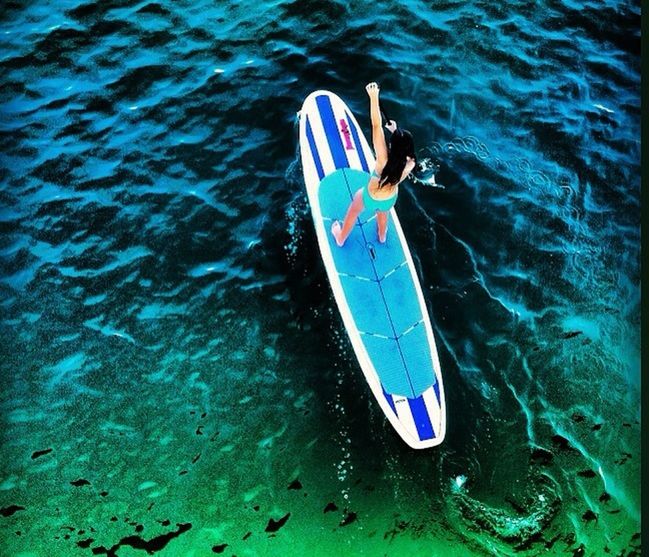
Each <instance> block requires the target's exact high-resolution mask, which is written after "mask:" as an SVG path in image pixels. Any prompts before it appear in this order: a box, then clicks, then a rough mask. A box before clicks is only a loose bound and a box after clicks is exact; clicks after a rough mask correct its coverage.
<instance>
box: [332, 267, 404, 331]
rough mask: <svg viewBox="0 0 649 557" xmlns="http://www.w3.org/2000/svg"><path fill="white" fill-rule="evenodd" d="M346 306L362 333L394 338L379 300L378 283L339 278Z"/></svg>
mask: <svg viewBox="0 0 649 557" xmlns="http://www.w3.org/2000/svg"><path fill="white" fill-rule="evenodd" d="M340 282H341V283H342V286H343V290H344V291H345V298H347V304H348V305H349V309H350V310H351V312H352V315H353V316H354V321H355V323H356V328H357V329H358V330H359V331H361V332H362V333H373V334H377V335H382V336H385V337H390V338H394V329H393V328H392V325H391V323H390V314H389V313H388V308H387V307H386V305H385V304H384V303H383V299H382V298H381V290H380V287H379V284H378V282H376V281H367V280H360V279H358V278H353V277H348V276H344V275H342V276H341V277H340Z"/></svg>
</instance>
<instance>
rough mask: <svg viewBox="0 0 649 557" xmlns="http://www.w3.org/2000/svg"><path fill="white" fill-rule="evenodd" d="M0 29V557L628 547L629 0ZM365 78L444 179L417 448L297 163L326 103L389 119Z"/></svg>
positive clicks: (429, 221)
mask: <svg viewBox="0 0 649 557" xmlns="http://www.w3.org/2000/svg"><path fill="white" fill-rule="evenodd" d="M0 18H1V19H0V72H1V76H2V77H1V82H2V88H1V89H0V176H1V184H2V186H1V189H0V227H1V231H2V233H1V236H0V253H1V258H0V320H1V324H0V338H1V339H2V340H1V343H0V361H1V365H2V370H1V373H0V382H1V383H0V392H1V393H2V395H1V408H0V409H1V419H2V424H1V428H0V429H1V431H2V446H3V456H4V458H3V461H2V466H1V469H0V509H1V513H0V527H1V528H2V534H1V536H0V539H1V541H0V545H1V549H2V551H1V553H2V554H3V555H8V556H22V557H35V556H48V557H50V556H70V555H79V556H83V555H108V556H117V555H118V556H120V557H124V556H129V555H145V554H154V553H159V554H160V555H169V556H175V555H188V556H189V555H195V556H200V555H209V554H213V553H223V554H225V555H238V556H245V555H249V556H253V555H282V556H283V555H368V556H375V555H390V556H398V555H444V556H446V555H449V556H466V555H479V556H480V555H514V554H516V555H548V554H550V555H566V554H567V555H574V556H581V555H603V554H611V555H618V554H622V553H621V552H624V554H625V556H626V557H629V556H631V555H639V553H640V540H639V534H638V532H639V528H640V525H639V522H640V508H639V507H640V503H639V479H640V473H639V458H640V432H639V421H638V420H639V413H640V402H639V375H640V371H639V367H640V364H639V359H640V349H639V337H640V306H639V302H640V294H639V280H640V279H639V267H640V264H639V253H640V240H639V225H640V208H639V189H640V180H639V172H640V137H639V128H640V99H639V91H640V80H639V72H640V69H639V66H640V52H639V51H640V46H639V45H640V39H639V37H640V30H639V23H640V21H639V19H640V17H639V4H638V3H636V2H625V1H613V0H610V1H604V2H588V1H587V2H583V3H577V2H572V1H571V0H544V1H542V2H532V1H516V2H514V1H512V2H507V3H505V2H491V1H487V0H484V1H478V2H461V1H449V2H438V1H431V2H421V1H409V2H365V1H361V0H352V1H350V2H335V1H334V2H325V1H322V0H320V1H313V0H294V1H292V2H290V1H285V0H276V1H272V2H252V3H244V2H233V1H230V2H217V1H212V2H208V1H204V0H197V1H196V2H185V1H175V2H171V1H169V2H167V1H160V2H147V1H144V2H139V3H138V2H125V1H113V0H111V1H102V2H97V3H78V2H68V1H63V2H46V1H42V0H36V1H34V2H18V1H7V2H4V3H3V10H2V15H1V16H0ZM372 80H377V81H380V83H381V86H382V93H381V94H382V98H383V103H384V105H385V108H386V110H387V111H388V112H389V113H390V116H391V117H392V118H395V119H397V120H398V121H399V123H400V124H401V125H402V126H404V127H406V128H408V129H410V130H411V131H412V132H413V134H414V136H415V139H416V144H417V150H418V155H419V158H420V160H422V161H423V163H424V165H423V166H425V168H420V169H419V171H418V172H419V174H418V176H417V178H416V179H413V180H411V181H410V183H408V184H406V186H405V187H404V188H402V191H401V195H400V197H399V201H398V203H397V212H398V214H399V217H400V220H401V223H402V226H403V228H404V232H405V234H406V236H407V238H408V240H409V244H410V247H411V251H412V253H413V256H414V259H415V263H416V266H417V268H418V270H419V273H420V278H421V283H422V287H423V290H424V292H425V297H426V301H427V303H428V306H429V310H430V312H431V318H432V321H433V328H434V330H435V334H436V338H437V341H438V348H439V352H440V359H441V364H442V369H443V374H444V381H445V390H446V397H447V405H448V430H447V437H446V440H445V442H444V443H443V444H442V445H441V446H440V447H439V448H436V449H433V450H428V451H413V450H411V449H409V448H408V447H407V446H406V445H405V444H404V443H403V442H402V441H401V440H400V439H399V438H398V436H397V435H396V434H395V432H394V431H393V429H392V428H391V426H390V425H389V424H388V423H387V422H386V420H385V418H384V416H383V414H382V412H381V410H380V408H379V407H378V404H377V403H376V402H375V401H374V400H373V398H372V396H371V394H370V391H369V388H368V386H367V384H366V383H365V380H364V378H363V375H362V373H361V370H360V368H359V367H358V365H357V363H356V360H355V357H354V354H353V350H352V349H351V346H350V344H349V342H348V340H347V337H346V335H345V333H344V330H343V329H342V321H341V319H340V317H339V315H338V313H337V310H336V307H335V303H334V301H333V297H332V295H331V292H330V290H329V286H328V283H327V279H326V275H325V272H324V268H323V266H322V264H321V261H320V257H319V253H318V247H317V242H316V239H315V234H314V231H313V225H312V222H311V218H310V213H309V208H308V205H307V201H306V196H305V191H304V184H303V180H302V175H301V168H300V163H299V159H298V157H297V154H296V153H297V130H296V127H295V118H296V112H297V111H298V110H299V108H300V107H301V104H302V101H303V99H304V98H305V97H306V96H307V95H308V94H309V93H310V92H311V91H313V90H315V89H329V90H331V91H334V92H335V93H337V94H338V95H340V96H341V97H342V98H343V99H344V100H345V101H346V102H347V103H348V105H349V106H350V107H351V109H352V110H353V111H354V112H355V113H356V115H357V117H358V119H359V122H360V123H361V125H362V126H363V127H364V129H365V130H366V133H369V118H368V111H367V109H368V102H367V97H366V94H365V91H364V86H365V84H366V83H367V82H368V81H372ZM433 172H434V173H435V182H436V184H437V185H438V186H442V187H430V186H429V185H426V184H427V183H428V182H429V181H431V179H432V173H433ZM147 552H148V553H147Z"/></svg>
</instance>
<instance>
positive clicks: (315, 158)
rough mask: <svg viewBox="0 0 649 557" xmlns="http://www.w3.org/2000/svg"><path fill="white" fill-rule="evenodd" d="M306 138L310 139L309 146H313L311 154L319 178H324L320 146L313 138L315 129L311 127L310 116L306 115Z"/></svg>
mask: <svg viewBox="0 0 649 557" xmlns="http://www.w3.org/2000/svg"><path fill="white" fill-rule="evenodd" d="M306 138H307V139H308V140H309V147H310V148H311V154H312V155H313V162H314V163H315V168H316V170H317V171H318V178H320V180H322V178H324V170H323V169H322V163H321V162H320V155H319V154H318V148H317V147H316V144H315V139H314V138H313V130H312V129H311V122H309V117H308V116H307V117H306Z"/></svg>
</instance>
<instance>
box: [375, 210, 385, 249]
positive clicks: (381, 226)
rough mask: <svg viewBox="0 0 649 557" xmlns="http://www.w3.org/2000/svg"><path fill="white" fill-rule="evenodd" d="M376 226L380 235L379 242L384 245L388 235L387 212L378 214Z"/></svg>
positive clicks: (378, 212)
mask: <svg viewBox="0 0 649 557" xmlns="http://www.w3.org/2000/svg"><path fill="white" fill-rule="evenodd" d="M376 225H377V228H378V233H379V242H381V243H382V244H384V243H385V236H386V234H387V233H388V212H387V211H377V212H376Z"/></svg>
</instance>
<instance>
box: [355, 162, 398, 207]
mask: <svg viewBox="0 0 649 557" xmlns="http://www.w3.org/2000/svg"><path fill="white" fill-rule="evenodd" d="M372 176H374V177H376V178H380V177H379V175H378V174H377V173H376V170H372ZM396 202H397V194H396V193H395V194H394V195H393V196H392V197H388V198H387V199H374V198H373V197H372V196H371V195H370V183H369V182H368V183H367V184H366V185H365V186H364V187H363V205H365V208H366V209H369V210H370V211H389V210H390V209H392V207H394V204H395V203H396Z"/></svg>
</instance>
